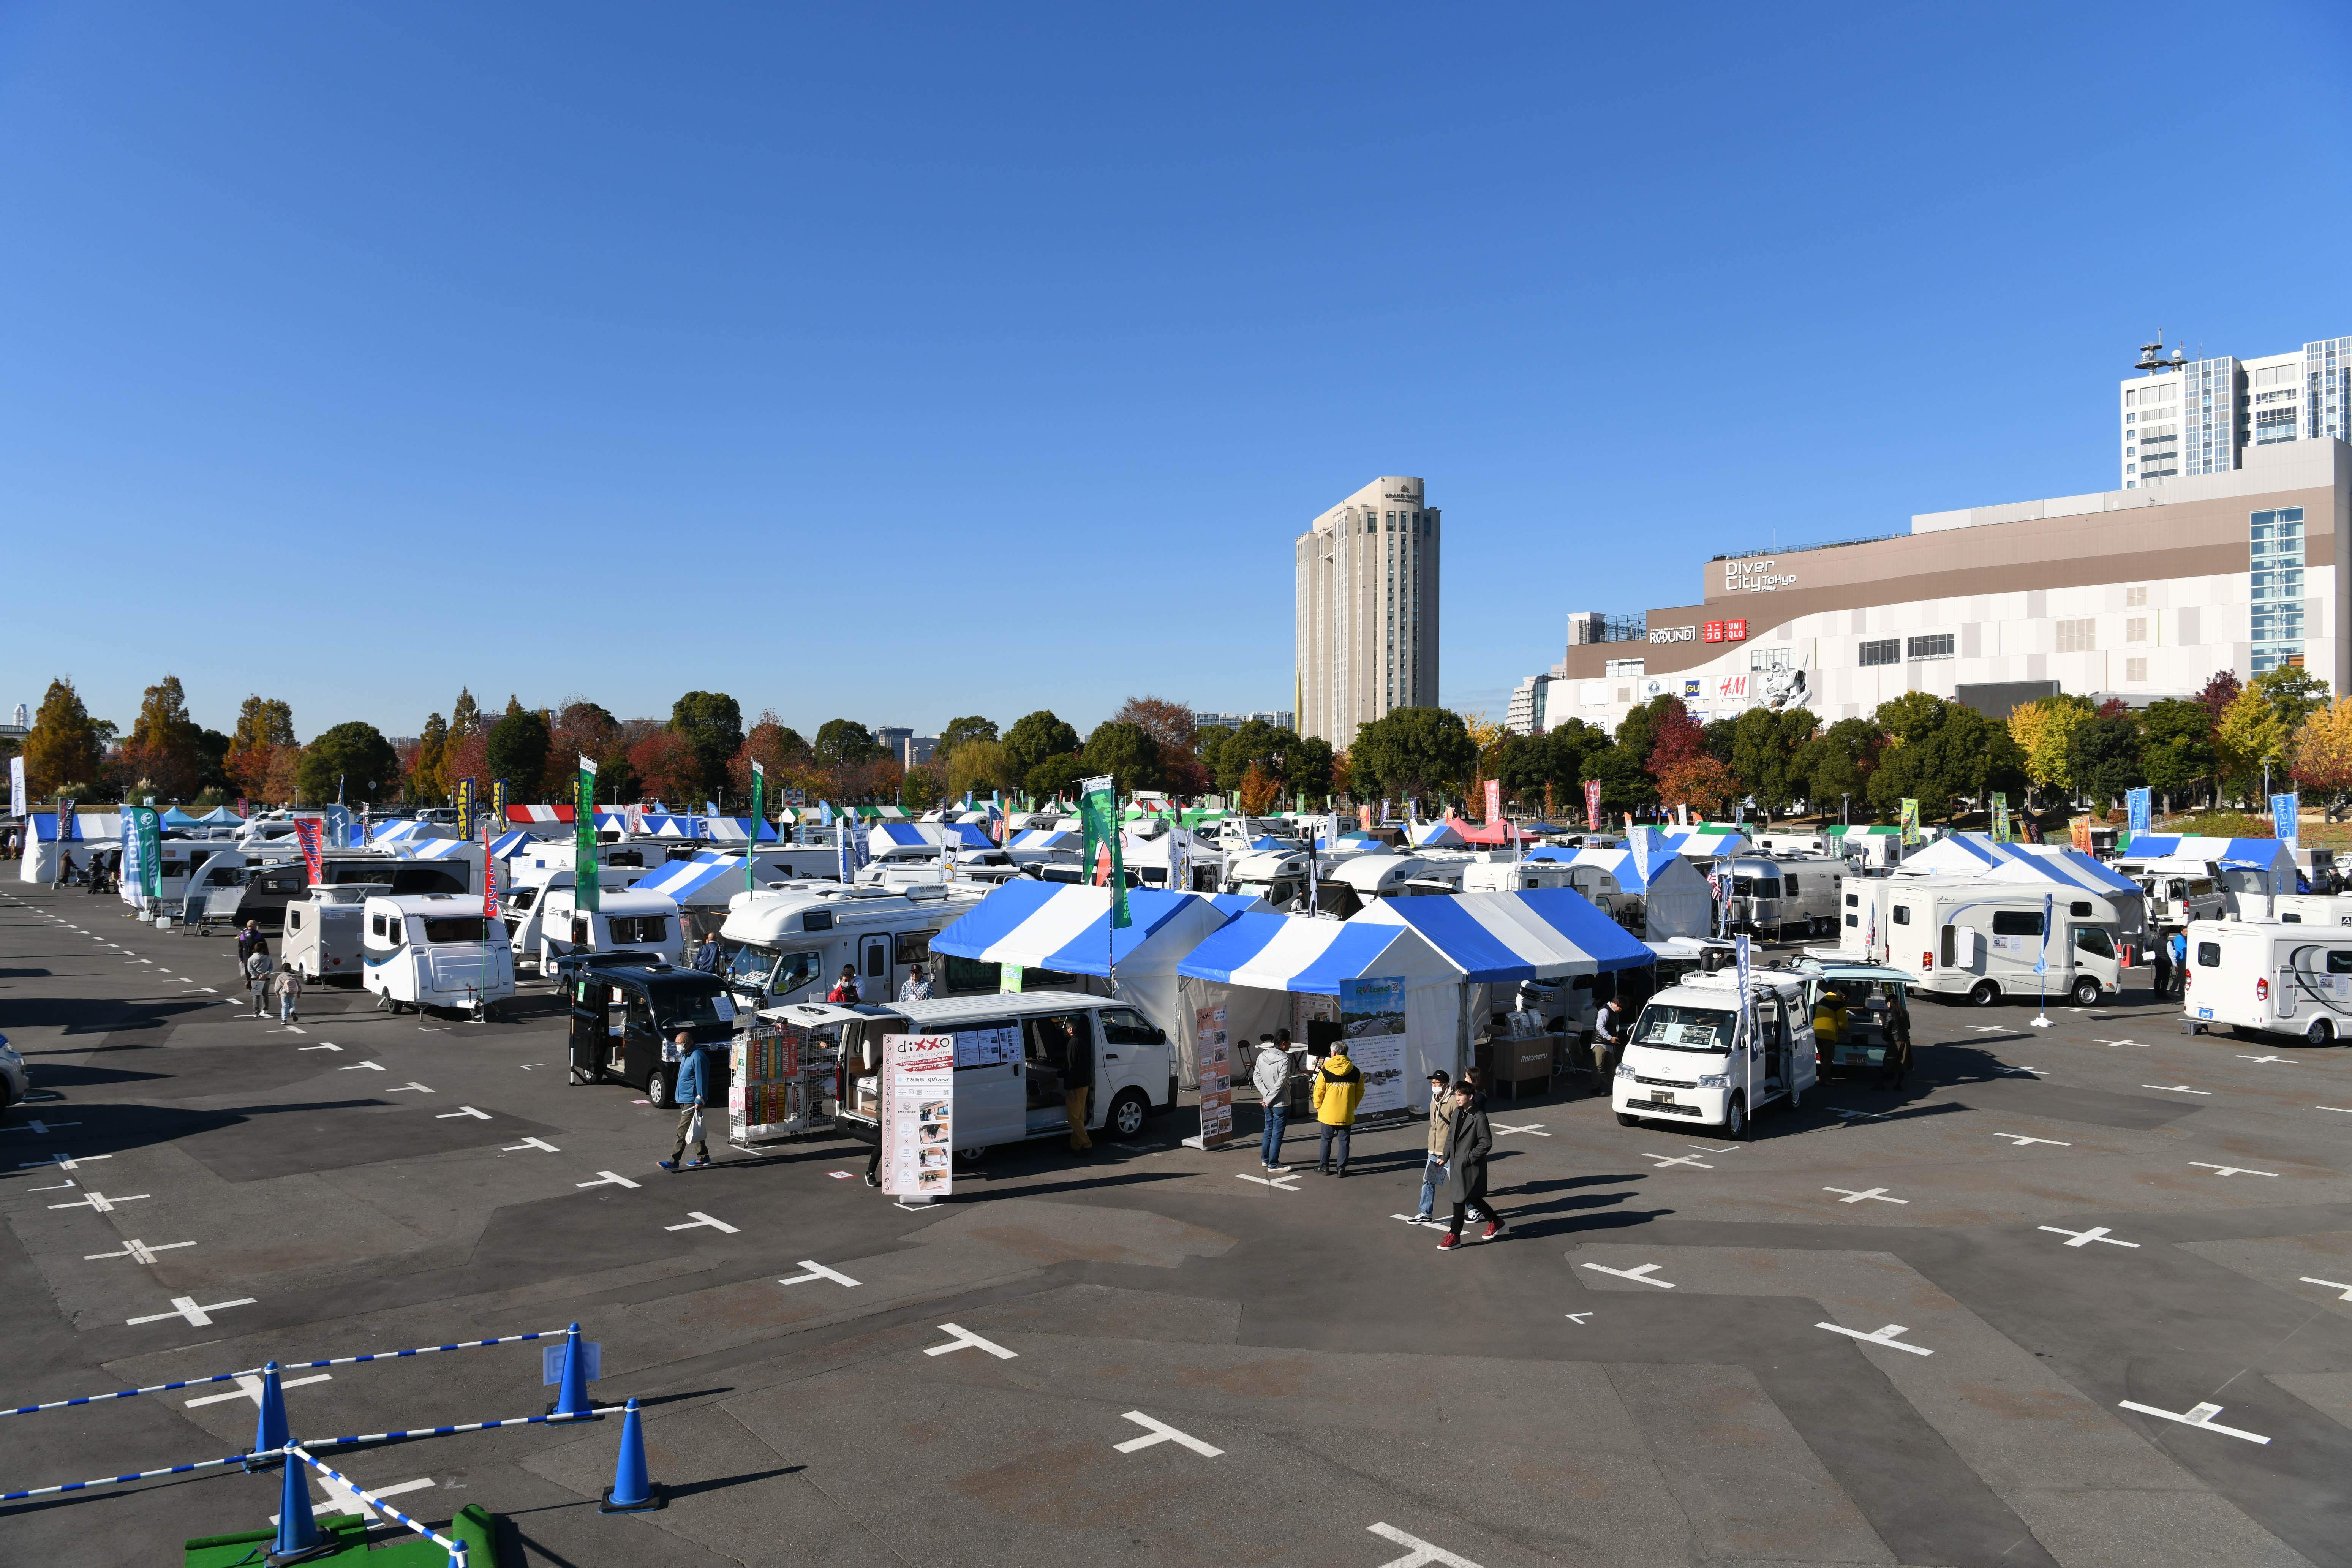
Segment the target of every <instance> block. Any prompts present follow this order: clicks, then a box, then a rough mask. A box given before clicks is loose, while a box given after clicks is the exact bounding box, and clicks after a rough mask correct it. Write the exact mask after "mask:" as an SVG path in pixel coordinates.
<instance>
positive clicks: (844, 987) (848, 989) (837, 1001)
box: [824, 963, 859, 1007]
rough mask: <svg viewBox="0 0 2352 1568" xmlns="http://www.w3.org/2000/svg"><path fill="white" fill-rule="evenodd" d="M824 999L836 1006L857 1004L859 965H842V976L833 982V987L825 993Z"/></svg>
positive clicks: (853, 1005)
mask: <svg viewBox="0 0 2352 1568" xmlns="http://www.w3.org/2000/svg"><path fill="white" fill-rule="evenodd" d="M824 999H825V1000H826V1001H827V1002H830V1003H832V1004H833V1005H835V1006H836V1007H855V1006H856V1005H857V1004H858V1001H859V997H858V994H857V965H856V964H854V963H845V964H843V965H842V966H841V978H840V979H838V980H836V981H835V982H834V983H833V989H832V990H830V991H828V992H826V993H825V994H824Z"/></svg>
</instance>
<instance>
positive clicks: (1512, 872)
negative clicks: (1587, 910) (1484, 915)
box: [1462, 858, 1617, 898]
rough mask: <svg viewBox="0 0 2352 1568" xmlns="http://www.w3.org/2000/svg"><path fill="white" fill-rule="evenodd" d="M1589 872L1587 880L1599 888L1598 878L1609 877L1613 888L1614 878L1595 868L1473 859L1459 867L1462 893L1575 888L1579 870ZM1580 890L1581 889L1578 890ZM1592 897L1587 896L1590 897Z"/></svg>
mask: <svg viewBox="0 0 2352 1568" xmlns="http://www.w3.org/2000/svg"><path fill="white" fill-rule="evenodd" d="M1580 870H1581V871H1586V872H1590V873H1591V876H1589V877H1588V878H1587V879H1586V880H1588V881H1592V882H1594V883H1595V885H1596V886H1597V885H1598V879H1600V878H1603V877H1608V879H1609V882H1610V885H1611V886H1612V887H1614V886H1615V884H1616V880H1617V879H1615V878H1614V877H1609V874H1608V873H1607V872H1606V871H1603V870H1601V868H1599V867H1597V866H1582V867H1579V866H1570V865H1567V864H1564V863H1563V862H1561V861H1558V860H1513V859H1508V858H1504V859H1496V860H1474V861H1472V862H1471V863H1470V864H1468V865H1466V866H1465V867H1463V868H1462V890H1463V891H1464V892H1465V893H1520V892H1526V891H1528V889H1533V888H1575V887H1577V879H1576V873H1577V872H1578V871H1580ZM1578 890H1579V891H1582V889H1578ZM1586 897H1588V898H1590V897H1591V894H1586Z"/></svg>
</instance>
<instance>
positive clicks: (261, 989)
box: [245, 947, 269, 1018]
mask: <svg viewBox="0 0 2352 1568" xmlns="http://www.w3.org/2000/svg"><path fill="white" fill-rule="evenodd" d="M245 988H246V989H247V991H250V992H252V993H253V1016H255V1017H257V1018H261V1017H267V1016H268V1013H267V1012H266V1011H265V1005H266V1004H267V1003H268V1000H269V952H268V949H267V948H260V947H257V948H256V949H255V950H254V953H253V956H252V957H251V958H248V959H247V960H246V961H245Z"/></svg>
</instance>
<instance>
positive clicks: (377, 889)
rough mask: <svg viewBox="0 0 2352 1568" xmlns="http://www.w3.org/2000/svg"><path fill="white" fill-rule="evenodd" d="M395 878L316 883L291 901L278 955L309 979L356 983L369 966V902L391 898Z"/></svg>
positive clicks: (287, 908) (288, 905)
mask: <svg viewBox="0 0 2352 1568" xmlns="http://www.w3.org/2000/svg"><path fill="white" fill-rule="evenodd" d="M391 896H392V884H391V883H389V882H346V883H344V884H342V885H341V886H340V887H331V888H313V889H310V896H309V897H307V898H300V899H296V900H292V901H291V902H289V904H287V906H286V936H285V941H284V942H281V943H280V944H279V947H278V954H279V956H280V957H281V958H283V959H284V960H285V962H287V963H290V964H292V965H293V966H294V969H295V972H296V973H299V974H300V975H301V976H302V978H303V979H305V980H310V981H328V980H348V981H350V982H351V983H352V984H354V985H356V984H359V983H360V978H361V975H362V973H363V971H364V967H365V966H364V962H363V957H362V955H363V953H364V952H365V948H366V943H365V942H363V941H362V931H363V927H364V925H365V920H366V910H365V908H364V906H365V905H366V903H367V901H368V900H370V899H379V898H390V897H391Z"/></svg>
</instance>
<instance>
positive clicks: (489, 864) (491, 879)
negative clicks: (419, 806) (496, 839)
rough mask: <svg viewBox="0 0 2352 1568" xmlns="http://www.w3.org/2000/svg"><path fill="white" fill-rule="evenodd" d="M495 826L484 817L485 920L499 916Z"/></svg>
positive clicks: (483, 884)
mask: <svg viewBox="0 0 2352 1568" xmlns="http://www.w3.org/2000/svg"><path fill="white" fill-rule="evenodd" d="M505 782H506V781H505V780H503V779H501V780H500V781H499V783H500V784H504V783H505ZM493 826H494V825H493V824H492V823H491V822H490V821H489V820H488V818H487V817H486V818H484V819H483V822H482V919H483V920H485V921H494V920H496V919H498V918H499V862H498V858H497V857H496V856H494V855H492V854H491V853H490V839H491V837H493V833H492V829H493ZM483 929H484V930H485V931H488V927H487V926H485V927H484V928H483Z"/></svg>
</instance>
